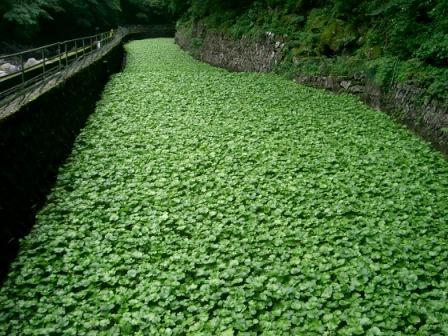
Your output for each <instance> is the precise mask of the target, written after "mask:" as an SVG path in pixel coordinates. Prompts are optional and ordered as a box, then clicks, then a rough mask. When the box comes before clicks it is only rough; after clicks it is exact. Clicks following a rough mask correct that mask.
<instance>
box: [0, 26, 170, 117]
mask: <svg viewBox="0 0 448 336" xmlns="http://www.w3.org/2000/svg"><path fill="white" fill-rule="evenodd" d="M155 27H157V26H127V27H119V28H118V29H116V30H110V31H108V32H102V33H100V34H96V35H89V36H84V37H80V38H76V39H71V40H66V41H63V42H56V43H52V44H48V45H44V46H42V47H38V48H33V49H29V50H24V51H22V52H18V53H13V54H9V55H2V56H0V59H2V60H3V63H9V64H10V66H9V67H4V70H5V71H3V70H2V69H0V71H3V73H0V120H1V119H3V118H4V117H5V116H7V115H10V114H11V113H14V112H13V111H15V110H16V109H17V108H18V107H19V106H22V105H23V104H26V102H27V101H30V100H31V99H33V98H35V97H37V96H38V95H40V94H42V93H43V92H45V91H46V90H49V89H50V88H51V87H52V86H54V85H56V84H57V83H61V82H63V81H64V80H65V79H66V78H68V77H69V76H71V74H73V73H75V72H77V71H78V70H79V69H82V68H84V67H85V66H88V65H89V64H91V63H92V62H93V61H95V60H97V59H99V58H101V57H103V55H105V54H106V53H108V52H109V50H110V49H111V48H113V47H114V46H116V45H117V44H118V43H121V41H122V40H123V38H124V37H125V36H126V35H128V34H138V33H144V32H146V31H151V30H152V29H154V28H155ZM165 29H166V27H165ZM32 58H33V60H31V59H32ZM11 70H15V71H11Z"/></svg>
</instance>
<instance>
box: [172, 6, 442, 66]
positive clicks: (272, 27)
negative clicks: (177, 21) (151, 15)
mask: <svg viewBox="0 0 448 336" xmlns="http://www.w3.org/2000/svg"><path fill="white" fill-rule="evenodd" d="M177 1H178V0H177ZM184 3H188V1H184ZM186 19H192V20H194V21H200V20H203V21H204V22H205V23H207V24H208V25H209V26H213V25H217V27H214V28H220V29H224V30H228V31H229V32H230V33H235V34H236V35H242V34H256V33H259V32H265V31H272V32H274V33H277V34H286V35H288V37H289V39H290V40H295V41H296V42H297V45H298V50H297V52H298V54H299V55H307V56H319V55H324V56H335V55H343V54H351V53H354V52H358V53H360V54H361V55H360V56H363V57H367V58H369V57H373V58H376V57H379V56H381V55H392V56H395V57H398V58H400V59H409V58H418V59H420V60H422V61H425V62H427V63H428V64H431V65H436V66H442V65H447V55H448V1H447V0H423V1H422V0H389V1H387V0H373V1H372V0H361V1H360V0H317V1H312V0H257V1H253V0H252V1H251V0H246V1H236V0H234V1H228V0H226V1H224V0H191V7H190V10H189V12H188V14H187V16H186V17H184V20H186Z"/></svg>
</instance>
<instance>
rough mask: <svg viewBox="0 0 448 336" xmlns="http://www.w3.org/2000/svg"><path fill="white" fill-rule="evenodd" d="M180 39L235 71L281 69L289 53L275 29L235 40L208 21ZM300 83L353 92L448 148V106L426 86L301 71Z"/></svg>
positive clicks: (181, 33) (178, 39) (204, 57)
mask: <svg viewBox="0 0 448 336" xmlns="http://www.w3.org/2000/svg"><path fill="white" fill-rule="evenodd" d="M176 43H177V44H179V46H180V47H181V48H183V49H184V50H187V51H188V52H190V53H191V54H192V55H193V56H194V57H196V58H197V59H200V60H202V61H204V62H207V63H209V64H212V65H215V66H218V67H222V68H226V69H229V70H231V71H255V72H271V71H275V68H276V65H277V64H279V63H280V62H281V60H282V57H283V55H284V50H283V46H284V41H283V39H282V38H280V37H276V36H274V35H273V34H271V33H266V35H265V36H264V38H262V39H260V40H258V41H254V40H251V39H249V38H246V37H243V38H242V39H240V40H232V39H231V38H229V37H226V36H225V35H224V34H222V33H218V32H207V31H206V29H204V28H203V27H194V28H193V30H186V29H180V30H178V31H177V32H176ZM294 81H296V82H297V83H300V84H305V85H310V86H314V87H317V88H323V89H327V90H331V91H334V92H337V93H342V92H346V93H350V94H355V95H357V96H359V97H360V98H361V99H362V100H363V101H364V102H365V103H367V104H368V105H370V106H372V107H374V108H376V109H379V110H382V111H384V112H387V113H388V114H390V115H392V116H393V117H394V118H396V119H397V120H399V121H400V122H402V123H404V124H406V125H407V126H409V127H410V128H411V129H412V130H414V131H415V132H416V133H418V134H419V135H420V136H422V137H423V138H424V139H426V140H427V141H429V142H431V143H432V144H433V145H434V147H436V148H438V149H439V150H441V151H442V152H444V153H445V154H448V107H447V106H446V105H443V104H440V103H439V102H437V101H428V100H425V99H424V98H423V97H424V93H425V91H424V90H423V89H421V88H418V87H415V86H411V85H403V84H397V85H395V86H394V87H393V88H392V89H390V90H388V91H387V92H385V91H384V90H382V89H381V88H380V87H378V86H377V85H375V83H373V82H372V81H370V80H368V79H367V78H365V77H362V76H360V77H357V78H338V77H334V76H308V75H300V74H298V75H296V76H295V78H294Z"/></svg>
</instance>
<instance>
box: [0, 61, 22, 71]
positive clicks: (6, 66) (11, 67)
mask: <svg viewBox="0 0 448 336" xmlns="http://www.w3.org/2000/svg"><path fill="white" fill-rule="evenodd" d="M17 70H19V68H18V67H16V66H15V65H13V64H11V63H4V64H2V65H0V71H4V72H6V73H12V72H16V71H17Z"/></svg>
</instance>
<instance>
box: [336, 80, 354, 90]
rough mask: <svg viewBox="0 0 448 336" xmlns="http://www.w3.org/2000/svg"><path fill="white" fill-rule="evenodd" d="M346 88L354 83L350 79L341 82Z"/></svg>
mask: <svg viewBox="0 0 448 336" xmlns="http://www.w3.org/2000/svg"><path fill="white" fill-rule="evenodd" d="M339 85H340V86H342V87H343V88H344V89H345V90H348V88H349V87H350V86H351V85H352V83H351V82H350V81H342V82H341V83H340V84H339Z"/></svg>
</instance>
